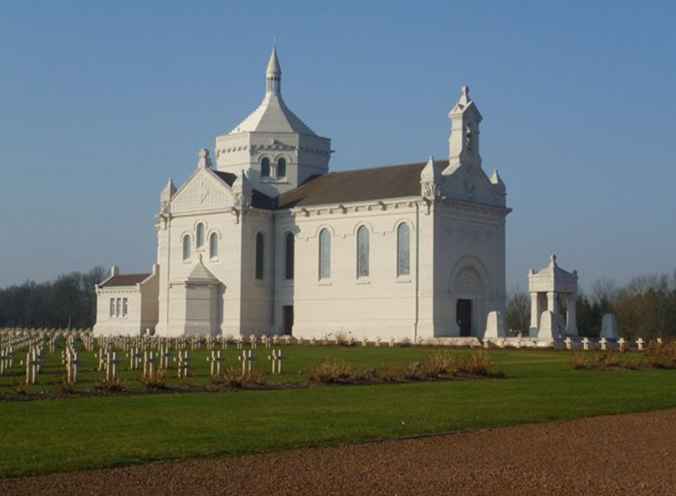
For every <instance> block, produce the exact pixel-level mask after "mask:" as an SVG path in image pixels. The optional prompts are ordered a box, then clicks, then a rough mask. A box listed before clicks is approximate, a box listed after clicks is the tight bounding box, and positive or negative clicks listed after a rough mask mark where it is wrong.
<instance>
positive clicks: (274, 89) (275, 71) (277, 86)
mask: <svg viewBox="0 0 676 496" xmlns="http://www.w3.org/2000/svg"><path fill="white" fill-rule="evenodd" d="M265 87H266V92H267V93H272V94H274V95H279V94H281V90H282V68H281V66H280V65H279V59H278V58H277V47H276V46H273V47H272V53H271V54H270V60H268V68H267V70H266V71H265Z"/></svg>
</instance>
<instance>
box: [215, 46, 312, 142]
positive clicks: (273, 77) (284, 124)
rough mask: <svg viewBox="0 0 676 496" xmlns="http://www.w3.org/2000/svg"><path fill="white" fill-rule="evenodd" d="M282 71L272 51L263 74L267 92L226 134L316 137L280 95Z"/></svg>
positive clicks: (275, 53)
mask: <svg viewBox="0 0 676 496" xmlns="http://www.w3.org/2000/svg"><path fill="white" fill-rule="evenodd" d="M281 75H282V69H281V67H280V65H279V60H278V58H277V50H275V49H273V50H272V54H271V55H270V60H269V62H268V66H267V69H266V72H265V76H266V80H267V91H266V93H265V97H264V98H263V101H262V102H261V103H260V105H259V106H258V108H257V109H256V110H254V111H253V112H252V113H251V114H249V116H248V117H247V118H246V119H244V120H243V121H242V122H240V123H239V124H238V125H237V126H235V128H234V129H233V130H232V131H230V133H228V134H236V133H244V132H249V133H253V132H270V133H297V134H305V135H310V136H317V135H316V134H315V132H314V131H313V130H312V129H310V128H309V127H308V126H306V125H305V123H304V122H303V121H302V120H300V118H299V117H298V116H297V115H296V114H294V113H293V112H292V111H291V110H290V109H289V107H287V106H286V103H284V100H283V99H282V93H281V86H280V85H281Z"/></svg>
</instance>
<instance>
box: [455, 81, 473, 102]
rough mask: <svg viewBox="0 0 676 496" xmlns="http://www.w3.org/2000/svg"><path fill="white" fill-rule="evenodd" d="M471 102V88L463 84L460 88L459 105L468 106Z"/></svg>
mask: <svg viewBox="0 0 676 496" xmlns="http://www.w3.org/2000/svg"><path fill="white" fill-rule="evenodd" d="M470 101H472V99H471V98H470V97H469V86H467V85H466V84H463V85H462V86H461V87H460V100H458V103H460V104H462V105H467V104H468V103H469V102H470Z"/></svg>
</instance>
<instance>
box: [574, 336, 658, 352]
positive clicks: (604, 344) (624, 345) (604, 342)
mask: <svg viewBox="0 0 676 496" xmlns="http://www.w3.org/2000/svg"><path fill="white" fill-rule="evenodd" d="M656 342H657V344H658V345H661V344H662V338H657V340H656ZM575 343H576V342H575V341H574V340H573V339H572V338H571V337H567V338H566V339H564V340H563V344H564V346H565V348H566V350H569V351H570V350H573V349H574V348H575ZM580 343H581V344H582V349H583V350H584V351H589V350H591V349H592V348H593V346H594V343H593V341H592V340H591V339H589V338H588V337H583V338H582V339H581V340H580ZM612 343H613V341H610V340H608V339H606V338H601V339H599V341H598V345H599V349H600V350H601V351H608V350H609V349H610V347H611V345H612ZM634 343H635V344H636V349H637V350H638V351H644V350H645V346H646V341H645V340H644V339H643V338H637V339H636V340H635V341H634ZM629 346H631V341H630V340H627V339H624V338H620V339H618V340H617V347H618V349H619V351H625V350H626V349H628V347H629Z"/></svg>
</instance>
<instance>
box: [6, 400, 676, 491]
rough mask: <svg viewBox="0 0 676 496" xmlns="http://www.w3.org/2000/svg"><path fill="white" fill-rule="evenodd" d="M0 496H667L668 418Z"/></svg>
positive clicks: (61, 483) (158, 469) (100, 475)
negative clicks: (207, 495) (582, 495)
mask: <svg viewBox="0 0 676 496" xmlns="http://www.w3.org/2000/svg"><path fill="white" fill-rule="evenodd" d="M0 494H3V495H23V494H26V495H31V496H34V495H36V494H40V495H49V494H72V495H79V494H88V495H89V494H91V495H94V494H106V495H117V494H120V495H125V496H131V495H136V494H139V495H140V494H142V495H146V496H148V495H154V494H158V495H159V494H161V495H165V496H166V495H179V494H180V495H189V494H190V495H192V494H196V495H197V494H200V495H206V494H233V495H234V494H238V495H239V494H241V495H245V494H252V495H270V494H274V495H285V494H289V495H290V494H294V495H313V494H322V495H329V494H332V495H333V494H335V495H342V494H350V495H361V494H364V495H381V494H382V495H389V496H392V495H409V494H411V495H416V494H425V495H430V494H455V495H464V494H471V495H489V494H490V495H511V494H515V495H516V494H519V495H530V494H533V495H535V494H538V495H545V494H546V495H580V494H593V495H621V494H627V495H629V494H631V495H643V494H645V495H673V494H676V410H665V411H659V412H649V413H640V414H629V415H618V416H605V417H595V418H586V419H580V420H575V421H572V422H564V423H549V424H534V425H523V426H516V427H507V428H500V429H490V430H484V431H478V432H467V433H460V434H450V435H444V436H430V437H424V438H418V439H407V440H401V441H389V442H378V443H370V444H362V445H353V446H343V447H336V448H317V449H304V450H293V451H286V452H281V453H271V454H262V455H252V456H243V457H231V458H216V459H201V460H188V461H178V462H168V463H154V464H147V465H139V466H130V467H124V468H115V469H108V470H96V471H90V472H77V473H64V474H53V475H47V476H40V477H30V478H24V479H10V480H0Z"/></svg>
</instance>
